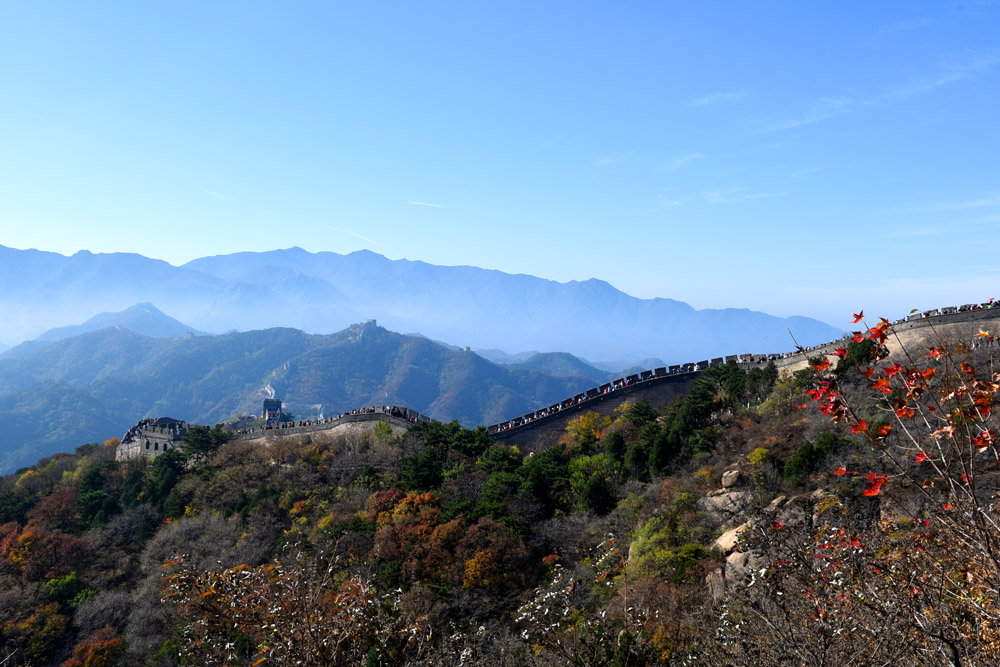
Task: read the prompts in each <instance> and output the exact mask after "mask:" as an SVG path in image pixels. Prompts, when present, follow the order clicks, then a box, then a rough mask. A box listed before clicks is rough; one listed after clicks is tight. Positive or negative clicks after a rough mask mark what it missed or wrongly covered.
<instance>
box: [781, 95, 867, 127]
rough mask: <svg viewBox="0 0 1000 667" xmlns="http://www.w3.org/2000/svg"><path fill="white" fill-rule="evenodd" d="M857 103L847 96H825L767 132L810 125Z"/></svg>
mask: <svg viewBox="0 0 1000 667" xmlns="http://www.w3.org/2000/svg"><path fill="white" fill-rule="evenodd" d="M858 104H859V102H858V101H857V100H853V99H850V98H847V97H839V98H834V97H825V98H823V99H820V100H817V101H815V102H813V103H812V104H811V105H809V108H808V109H806V111H805V113H803V114H802V115H801V116H799V117H798V118H789V119H787V120H783V121H781V122H780V123H776V124H774V125H772V126H771V127H769V128H767V131H769V132H777V131H779V130H790V129H792V128H793V127H799V126H801V125H812V124H813V123H818V122H820V121H822V120H826V119H827V118H832V117H834V116H837V115H839V114H841V113H843V112H845V111H847V110H848V109H850V108H851V107H855V106H857V105H858Z"/></svg>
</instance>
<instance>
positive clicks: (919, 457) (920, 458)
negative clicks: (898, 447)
mask: <svg viewBox="0 0 1000 667" xmlns="http://www.w3.org/2000/svg"><path fill="white" fill-rule="evenodd" d="M926 460H927V454H924V453H923V452H920V453H919V454H917V458H915V459H913V462H914V463H923V462H924V461H926Z"/></svg>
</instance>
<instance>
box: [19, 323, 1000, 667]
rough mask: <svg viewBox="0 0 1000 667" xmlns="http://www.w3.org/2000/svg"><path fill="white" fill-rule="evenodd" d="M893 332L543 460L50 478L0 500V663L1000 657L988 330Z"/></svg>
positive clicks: (437, 446) (446, 448)
mask: <svg viewBox="0 0 1000 667" xmlns="http://www.w3.org/2000/svg"><path fill="white" fill-rule="evenodd" d="M887 335H888V334H887V328H886V326H884V325H878V326H876V327H873V328H872V329H871V330H869V332H868V334H858V335H857V339H858V342H856V343H854V344H853V345H852V346H851V347H850V348H849V349H845V350H841V351H839V352H838V355H837V356H839V357H841V358H840V359H839V360H838V359H837V357H834V358H833V359H832V361H831V360H830V359H816V360H815V361H814V364H813V367H812V368H810V369H808V370H806V371H801V372H800V373H798V374H797V375H796V376H795V377H791V378H784V379H778V378H777V373H776V372H775V371H774V368H773V367H770V368H767V369H761V368H756V369H752V370H751V371H749V372H747V371H744V370H743V369H741V368H739V367H738V366H736V365H735V364H729V365H726V366H722V367H714V368H711V369H709V370H708V371H707V372H705V373H704V374H703V376H702V377H701V378H700V379H699V380H698V381H697V383H696V385H695V387H694V388H693V389H692V390H691V391H690V392H689V394H688V395H687V396H686V397H684V398H683V399H680V400H678V401H677V402H675V403H673V404H672V405H670V406H668V407H666V408H665V409H663V410H660V411H657V410H654V409H653V408H652V407H651V406H650V405H649V404H647V403H637V404H633V405H628V406H624V407H623V408H622V409H621V410H619V411H618V413H617V415H616V417H615V418H613V419H612V418H602V417H599V416H598V415H596V414H595V413H590V414H585V415H582V416H580V417H578V418H576V419H574V420H573V421H572V422H570V423H569V425H568V427H567V430H566V433H565V436H564V438H563V440H562V442H561V443H560V444H559V445H557V446H555V447H552V448H550V449H547V450H544V451H541V452H539V453H537V454H534V455H531V456H525V455H524V454H523V453H522V452H520V451H519V450H517V449H516V448H511V447H506V446H503V445H498V444H494V442H493V441H491V440H490V439H489V437H488V436H487V435H486V433H485V431H484V430H482V429H479V430H471V431H470V430H465V429H463V428H461V426H459V425H458V424H457V423H450V424H435V423H431V424H419V425H416V426H414V427H412V428H411V429H410V431H409V432H408V433H407V434H405V435H404V436H400V437H393V436H392V435H391V432H390V431H389V430H388V429H378V428H377V429H375V430H374V431H373V433H371V434H366V435H360V436H352V437H350V438H347V437H343V436H342V437H340V438H338V439H335V440H330V439H316V440H313V441H305V442H298V443H291V442H286V443H283V444H282V443H279V444H277V445H274V446H272V447H268V448H262V447H261V448H258V447H253V446H250V445H247V444H245V443H236V442H226V439H227V438H226V436H225V432H224V431H222V430H221V429H207V428H198V429H195V430H193V431H192V433H190V434H189V436H188V437H187V438H186V439H185V442H184V445H183V447H182V448H181V449H179V450H174V451H171V452H169V453H167V454H163V455H161V456H159V457H158V458H156V459H154V460H153V461H152V462H151V463H148V464H147V463H145V462H143V461H131V462H116V461H115V460H114V446H115V444H116V442H115V441H114V440H111V441H108V442H106V443H104V444H88V445H84V446H81V447H79V448H78V449H77V450H76V452H75V453H74V454H66V455H59V456H53V457H50V458H47V459H43V460H41V461H39V462H38V463H37V464H36V465H35V466H32V467H31V468H29V469H27V470H23V471H20V472H19V473H17V474H15V475H8V476H6V477H4V478H3V479H2V481H0V632H2V642H3V643H2V645H3V647H4V653H3V655H2V656H0V660H5V661H6V662H5V664H8V665H29V664H30V665H44V664H65V665H67V666H75V665H113V664H122V665H163V666H166V665H177V664H185V665H206V664H274V665H285V664H307V665H335V664H369V665H394V664H398V665H402V664H413V665H417V664H425V665H453V664H473V663H474V664H478V665H565V664H580V665H604V664H612V665H656V664H674V663H679V664H704V665H719V664H741V665H742V664H760V665H802V664H807V665H827V664H852V665H883V664H889V663H892V664H942V663H944V664H955V665H973V664H987V663H989V662H990V661H991V660H992V659H993V658H992V656H994V655H995V652H994V651H995V647H996V646H997V641H998V639H1000V637H998V635H997V634H996V630H995V625H994V624H993V623H992V618H993V617H994V615H995V614H996V613H997V606H996V599H997V592H998V586H997V584H998V582H1000V576H998V572H1000V568H998V566H997V563H998V562H1000V561H998V559H997V553H996V551H995V546H994V545H995V544H996V536H997V529H996V518H997V517H996V514H995V510H994V509H993V507H992V505H991V504H990V503H991V502H992V501H991V500H989V499H990V498H991V497H992V495H993V494H995V493H996V492H997V491H998V490H1000V483H998V480H997V477H998V474H1000V471H998V468H997V463H996V461H997V456H996V440H995V438H996V433H997V429H996V426H995V425H994V424H993V422H992V407H993V404H994V402H995V397H996V392H997V391H998V390H1000V378H996V377H994V376H993V375H992V374H991V371H989V370H981V369H988V368H989V363H990V358H991V354H992V351H993V349H994V347H993V339H992V338H989V337H988V334H984V335H983V336H984V337H983V338H982V339H980V340H977V341H973V342H971V344H962V343H956V342H947V341H942V342H940V343H939V344H938V345H936V346H932V347H930V348H929V350H923V351H922V352H917V351H915V350H914V351H912V352H913V354H914V356H913V359H915V360H914V361H911V362H908V363H899V361H897V359H895V358H886V354H887V351H886V349H885V345H884V344H885V340H886V338H887ZM813 405H815V406H816V408H813V407H811V406H813Z"/></svg>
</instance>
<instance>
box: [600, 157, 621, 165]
mask: <svg viewBox="0 0 1000 667" xmlns="http://www.w3.org/2000/svg"><path fill="white" fill-rule="evenodd" d="M615 162H618V158H617V157H614V156H609V157H602V158H600V159H598V160H594V166H595V167H603V166H604V165H606V164H614V163H615Z"/></svg>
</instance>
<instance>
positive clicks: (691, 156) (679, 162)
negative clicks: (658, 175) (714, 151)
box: [663, 153, 707, 171]
mask: <svg viewBox="0 0 1000 667" xmlns="http://www.w3.org/2000/svg"><path fill="white" fill-rule="evenodd" d="M705 157H707V156H706V155H704V154H702V153H688V154H687V155H682V156H681V157H679V158H676V159H674V160H670V161H669V162H667V163H666V164H665V165H664V167H663V168H664V169H666V170H667V171H677V170H678V169H680V168H681V167H683V166H685V165H687V164H690V163H691V162H694V161H695V160H702V159H704V158H705Z"/></svg>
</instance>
